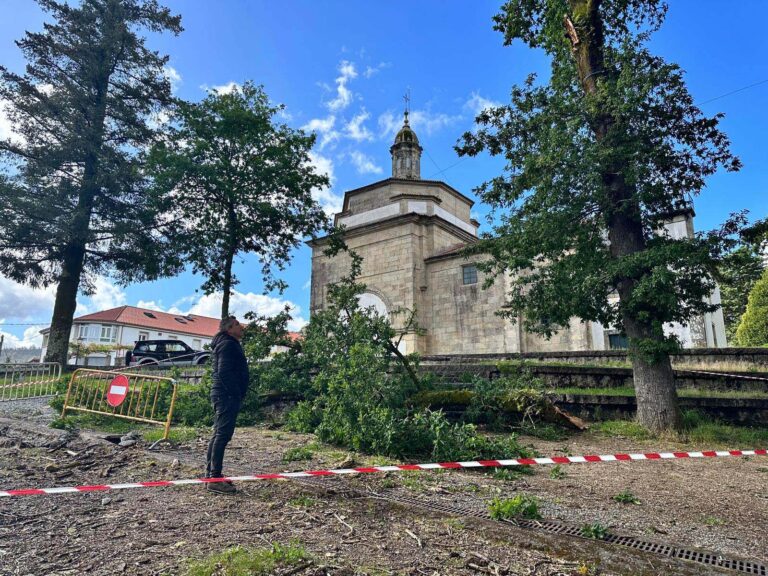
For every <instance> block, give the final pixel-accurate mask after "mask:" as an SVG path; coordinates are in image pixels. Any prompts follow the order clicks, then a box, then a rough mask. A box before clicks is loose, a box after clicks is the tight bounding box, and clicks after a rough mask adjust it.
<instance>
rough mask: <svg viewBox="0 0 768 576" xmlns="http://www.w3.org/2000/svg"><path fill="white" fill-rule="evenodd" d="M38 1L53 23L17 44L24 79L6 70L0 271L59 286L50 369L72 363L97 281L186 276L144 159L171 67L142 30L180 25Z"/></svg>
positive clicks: (157, 15)
mask: <svg viewBox="0 0 768 576" xmlns="http://www.w3.org/2000/svg"><path fill="white" fill-rule="evenodd" d="M37 1H38V3H39V4H40V5H41V6H42V8H43V9H44V10H45V11H46V12H48V13H49V14H50V15H51V18H52V20H51V22H49V23H46V24H45V25H44V30H43V31H42V32H27V34H26V35H25V36H24V38H23V39H22V40H19V41H18V42H17V45H18V46H19V48H20V49H21V51H22V52H23V54H24V56H25V57H26V60H27V67H26V72H25V74H23V75H20V74H16V73H14V72H12V71H10V70H8V69H6V68H4V67H0V99H4V100H6V101H7V103H8V105H7V109H6V113H7V114H8V116H9V117H10V120H11V122H12V125H13V127H14V131H15V135H14V136H13V137H11V138H9V139H7V140H5V141H1V142H0V153H2V158H3V161H4V162H3V164H4V166H5V172H4V173H3V174H2V175H0V272H1V273H3V274H4V275H6V276H8V277H9V278H12V279H14V280H16V281H18V282H23V283H26V284H28V285H30V286H33V287H39V286H47V285H51V284H56V285H57V289H56V301H55V305H54V310H53V317H52V319H51V331H50V336H49V343H48V352H47V356H46V360H49V361H57V362H62V363H65V362H66V360H67V349H68V344H69V335H70V330H71V327H72V318H73V316H74V312H75V307H76V305H77V301H76V298H77V294H78V291H79V290H82V291H83V292H85V293H89V291H90V290H91V289H92V286H93V285H92V279H93V278H94V275H96V274H102V273H107V272H108V273H111V274H114V275H115V276H116V278H117V279H118V280H119V281H123V282H125V281H129V280H133V279H151V278H155V277H158V276H159V275H162V274H164V273H167V272H171V271H174V270H176V269H177V267H178V264H179V263H178V262H177V261H176V260H175V258H174V257H173V253H172V251H171V250H169V249H168V246H165V245H164V243H163V240H162V235H161V234H160V233H159V227H160V226H161V225H162V222H160V221H159V217H158V214H157V213H156V212H155V211H154V210H153V208H152V205H151V203H150V202H148V194H147V193H146V182H145V179H144V177H143V175H142V165H141V158H140V154H141V152H142V150H143V149H145V148H146V147H147V146H148V145H149V144H150V143H151V142H152V141H153V139H154V130H153V127H152V122H151V119H152V118H153V116H154V115H156V114H157V113H158V112H159V111H160V109H161V108H162V107H164V106H166V105H168V104H169V103H170V99H171V87H170V83H169V80H168V79H167V78H166V74H165V73H164V66H165V65H166V63H167V60H168V58H167V57H164V56H161V55H160V54H158V53H157V52H154V51H151V50H150V49H148V48H147V47H146V46H145V41H144V38H143V37H142V36H141V35H140V34H139V31H140V30H141V29H144V30H148V31H152V32H156V33H159V32H164V31H170V32H172V33H173V34H178V33H179V32H181V21H180V17H179V16H174V15H172V14H171V13H170V12H169V10H168V9H166V8H164V7H162V6H160V5H158V3H157V2H156V1H155V0H83V1H82V2H81V3H80V5H79V6H77V7H74V6H71V5H69V4H67V3H65V2H57V1H56V0H37Z"/></svg>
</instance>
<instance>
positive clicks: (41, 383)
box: [0, 362, 61, 402]
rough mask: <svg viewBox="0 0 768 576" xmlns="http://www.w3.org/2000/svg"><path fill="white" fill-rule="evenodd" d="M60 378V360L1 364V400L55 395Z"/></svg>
mask: <svg viewBox="0 0 768 576" xmlns="http://www.w3.org/2000/svg"><path fill="white" fill-rule="evenodd" d="M59 378H61V364H59V363H58V362H30V363H28V364H0V402H4V401H7V400H23V399H26V398H42V397H45V396H53V395H54V394H55V393H56V383H57V382H58V381H59Z"/></svg>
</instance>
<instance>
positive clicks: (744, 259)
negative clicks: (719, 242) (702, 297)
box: [717, 245, 763, 342]
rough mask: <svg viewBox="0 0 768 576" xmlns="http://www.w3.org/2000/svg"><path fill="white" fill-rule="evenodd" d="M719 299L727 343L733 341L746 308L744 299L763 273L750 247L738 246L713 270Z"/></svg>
mask: <svg viewBox="0 0 768 576" xmlns="http://www.w3.org/2000/svg"><path fill="white" fill-rule="evenodd" d="M717 271H718V282H719V285H720V296H721V301H722V305H723V318H724V319H725V333H726V336H727V337H728V342H735V339H736V329H737V328H738V326H739V321H740V320H741V317H742V315H743V314H744V312H745V311H746V309H747V299H748V298H749V293H750V292H751V291H752V288H753V286H754V285H755V283H756V282H757V281H758V280H759V279H760V276H761V275H762V273H763V259H762V258H761V257H760V253H759V252H758V250H757V249H755V248H754V247H753V246H750V245H745V246H740V247H739V248H738V249H736V250H734V251H733V252H731V253H729V254H727V255H726V256H725V257H724V258H723V259H722V261H721V262H720V264H718V267H717Z"/></svg>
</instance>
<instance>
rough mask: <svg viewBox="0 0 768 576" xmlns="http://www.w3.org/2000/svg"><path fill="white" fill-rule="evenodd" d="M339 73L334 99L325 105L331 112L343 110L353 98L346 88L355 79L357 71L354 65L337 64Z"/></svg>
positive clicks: (347, 62)
mask: <svg viewBox="0 0 768 576" xmlns="http://www.w3.org/2000/svg"><path fill="white" fill-rule="evenodd" d="M339 72H340V73H341V75H340V76H339V77H338V78H336V98H334V99H333V100H331V101H330V102H328V103H327V104H326V106H328V109H329V110H331V111H332V112H336V111H337V110H344V108H346V107H347V106H349V105H350V104H351V103H352V99H353V97H354V94H353V93H352V91H351V90H350V89H349V88H347V84H348V83H349V81H350V80H352V79H354V78H357V70H355V65H354V63H352V62H349V61H348V60H342V62H341V64H339Z"/></svg>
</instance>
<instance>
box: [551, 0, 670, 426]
mask: <svg viewBox="0 0 768 576" xmlns="http://www.w3.org/2000/svg"><path fill="white" fill-rule="evenodd" d="M599 9H600V0H571V11H572V13H574V14H578V15H579V17H578V18H577V19H576V27H575V30H576V34H577V36H578V37H577V38H574V37H573V36H572V35H571V44H572V48H573V54H574V59H575V61H576V66H577V69H578V73H579V79H580V82H581V86H582V89H583V90H584V92H585V94H589V95H597V93H598V90H599V86H598V77H599V76H601V75H607V72H606V71H605V69H604V58H603V42H604V36H603V26H602V20H601V16H600V10H599ZM568 22H569V20H566V29H567V28H568ZM566 31H567V30H566ZM615 122H616V118H613V117H611V116H610V115H608V114H602V115H598V116H597V117H596V118H595V119H594V120H593V122H592V125H591V128H592V131H593V132H594V134H595V138H596V139H597V140H598V141H600V140H603V139H605V138H606V136H607V135H608V134H609V131H610V130H611V128H612V127H613V125H614V124H615ZM603 185H604V186H605V190H606V192H607V199H608V201H607V206H605V211H606V216H607V221H608V240H609V243H610V254H611V256H612V257H613V258H615V259H617V260H618V259H621V258H625V257H627V256H629V255H631V254H635V253H637V252H642V251H643V250H645V248H646V243H645V237H644V235H643V227H642V216H641V212H640V205H639V203H638V200H637V198H636V197H635V196H634V194H633V193H632V192H633V191H632V189H631V188H630V187H629V186H628V185H627V183H626V181H625V180H624V178H623V176H622V166H621V165H620V163H619V162H616V164H615V165H613V166H608V167H607V168H606V169H605V171H604V172H603ZM635 284H636V282H635V280H633V279H632V278H625V279H622V280H620V281H619V283H618V285H617V286H616V290H617V292H618V294H619V301H620V302H624V303H625V302H628V301H630V300H631V298H632V292H633V290H634V288H635ZM622 321H623V324H624V330H625V333H626V335H627V337H628V339H629V342H630V355H631V358H632V370H633V377H634V385H635V394H636V399H637V419H638V421H639V422H640V424H642V425H643V426H645V427H647V428H649V429H651V430H654V431H661V430H666V429H670V428H672V429H676V428H679V426H680V423H681V417H680V407H679V403H678V400H677V392H676V390H675V381H674V374H673V372H672V365H671V363H670V359H669V354H668V353H658V354H655V355H654V356H653V358H649V357H648V355H645V354H642V353H638V349H637V344H638V343H639V342H642V341H649V340H651V341H656V342H657V343H659V344H662V343H663V341H664V334H663V332H662V330H661V328H657V327H655V326H653V325H652V324H650V323H648V322H642V321H640V320H638V319H637V318H635V317H634V316H633V315H632V314H631V313H629V312H628V311H626V309H625V310H624V312H623V313H622Z"/></svg>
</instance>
